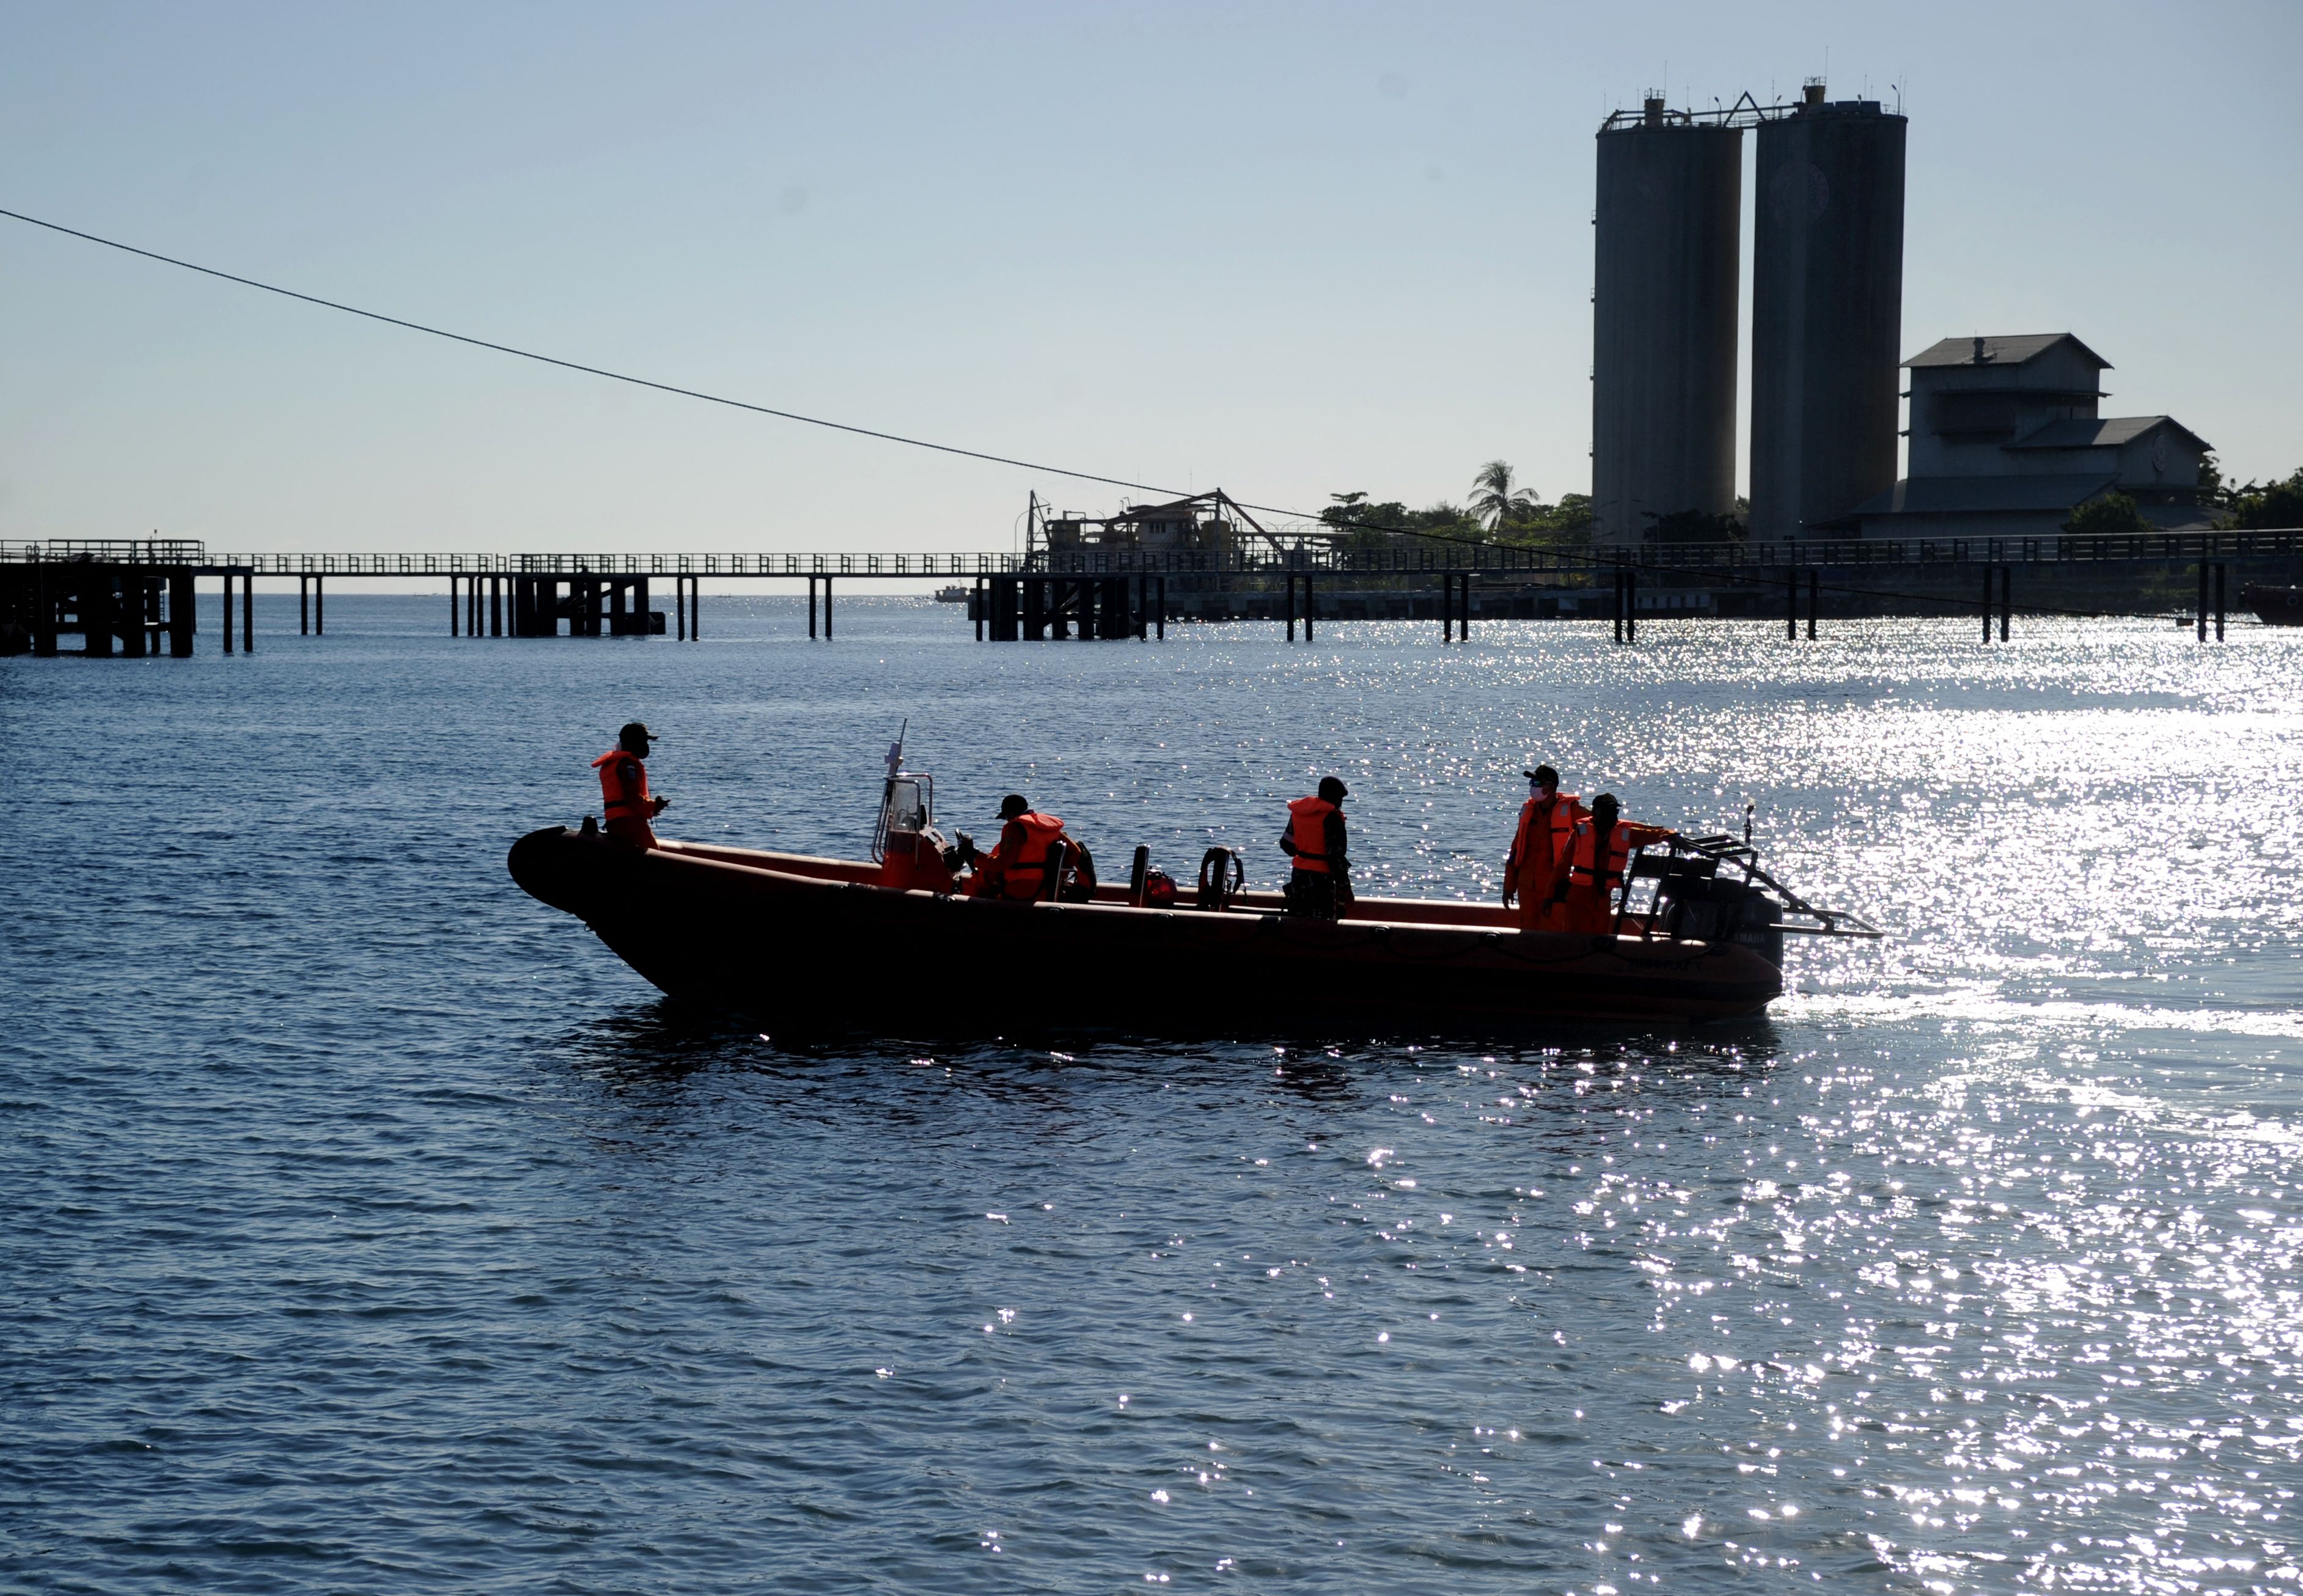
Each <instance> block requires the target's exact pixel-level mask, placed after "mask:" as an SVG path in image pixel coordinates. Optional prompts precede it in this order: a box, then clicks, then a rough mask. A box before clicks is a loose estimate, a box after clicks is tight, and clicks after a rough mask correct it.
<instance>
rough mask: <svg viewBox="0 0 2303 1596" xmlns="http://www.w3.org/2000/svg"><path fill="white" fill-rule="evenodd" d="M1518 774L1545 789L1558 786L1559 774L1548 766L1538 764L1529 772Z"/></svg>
mask: <svg viewBox="0 0 2303 1596" xmlns="http://www.w3.org/2000/svg"><path fill="white" fill-rule="evenodd" d="M1520 774H1521V775H1523V776H1525V777H1526V778H1527V779H1528V780H1529V781H1540V782H1542V783H1543V784H1544V785H1545V786H1546V787H1556V786H1558V785H1559V773H1558V772H1557V771H1556V770H1553V769H1552V768H1551V767H1550V766H1549V765H1548V764H1539V765H1537V766H1536V767H1535V768H1534V769H1533V770H1531V771H1522V772H1520Z"/></svg>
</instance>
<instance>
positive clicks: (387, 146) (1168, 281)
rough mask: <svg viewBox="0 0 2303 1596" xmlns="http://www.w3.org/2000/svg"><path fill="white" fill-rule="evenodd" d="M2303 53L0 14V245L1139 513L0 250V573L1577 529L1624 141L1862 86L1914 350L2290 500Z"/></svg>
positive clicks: (2180, 18) (983, 15)
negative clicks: (2206, 455) (2027, 362)
mask: <svg viewBox="0 0 2303 1596" xmlns="http://www.w3.org/2000/svg"><path fill="white" fill-rule="evenodd" d="M2299 58H2303V7H2298V6H2295V5H2293V4H2192V5H2188V6H2182V7H2172V6H2167V5H2164V4H2149V5H2146V4H2126V3H2124V0H2111V3H2103V4H2024V3H2021V0H2017V3H2015V4H2007V3H2005V0H2001V3H2000V4H1965V3H1958V4H1930V5H1926V6H1915V5H1911V4H1901V5H1895V6H1878V7H1856V6H1836V5H1817V4H1769V3H1767V0H1750V3H1749V4H1742V5H1737V6H1734V7H1728V6H1721V5H1719V4H1717V3H1716V0H1707V3H1704V4H1615V5H1604V6H1603V5H1582V6H1574V7H1565V6H1547V5H1538V4H1516V5H1506V4H1470V3H1466V4H1429V5H1418V6H1401V5H1376V4H1236V3H1235V4H1223V5H1212V4H1189V3H1174V0H1169V3H1166V4H1160V5H1157V6H1152V5H1099V6H1078V5H1068V6H1058V5H1027V4H975V5H969V6H950V5H936V6H929V5H917V4H902V3H894V0H890V3H888V4H843V5H833V4H822V5H814V4H779V5H774V6H763V5H756V4H753V5H726V6H721V5H682V4H649V5H646V6H638V5H628V6H622V7H612V6H603V5H596V4H570V3H564V0H563V3H555V4H548V5H546V4H533V5H522V4H468V3H467V4H455V5H430V4H393V5H391V6H367V7H358V6H343V5H320V6H315V5H264V4H165V5H162V4H150V5H144V4H102V3H93V4H26V3H22V0H5V3H4V4H0V208H5V209H8V210H13V211H21V212H24V213H28V214H30V215H35V216H39V217H42V218H45V219H47V220H50V221H54V222H58V223H61V224H64V225H66V226H70V227H74V228H79V229H82V230H85V231H87V232H95V233H99V234H102V235H104V236H105V237H109V238H114V239H119V240H121V241H126V242H130V243H133V244H136V245H139V246H140V247H143V248H146V249H155V250H158V251H161V252H163V253H166V254H171V255H176V256H181V257H183V258H189V259H191V260H195V261H198V262H200V263H202V264H206V265H209V266H216V267H218V268H221V269H223V270H225V271H230V272H234V273H238V274H244V275H248V276H251V277H256V278H259V279H262V280H265V281H267V282H273V283H281V284H283V285H285V286H288V287H291V288H295V289H298V290H300V291H305V292H308V293H313V294H317V295H321V296H325V297H327V298H331V299H337V300H346V301H349V302H350V303H353V304H357V305H360V306H363V307H367V308H373V309H375V310H379V311H382V312H384V313H386V314H389V315H393V316H399V317H408V318H410V319H414V320H418V321H425V322H430V323H434V324H437V325H442V326H445V327H448V328H451V329H454V330H456V331H459V332H463V333H468V334H473V335H475V336H478V337H484V338H487V339H491V340H494V341H498V342H506V343H510V344H515V345H519V346H521V347H524V348H530V349H535V350H541V351H544V352H547V353H551V354H554V355H558V356H561V357H563V358H566V359H573V360H578V361H582V362H585V363H586V364H593V365H598V366H603V367H612V368H614V369H618V370H623V371H629V372H632V373H635V374H637V375H641V376H648V377H651V378H654V379H656V380H659V381H662V382H667V383H672V384H679V385H681V386H686V387H693V388H698V389H703V390H706V391H709V392H712V393H721V394H726V395H729V396H730V397H734V398H739V399H743V400H747V401H752V402H755V403H759V404H764V405H769V406H772V407H775V408H779V409H785V410H797V411H801V412H805V413H807V414H811V415H818V416H822V417H827V418H834V419H838V420H841V421H847V422H851V423H855V424H856V425H860V426H869V427H873V428H878V429H882V430H887V431H891V432H898V433H903V434H907V435H916V436H920V437H924V438H929V439H933V440H937V441H940V442H946V443H954V444H957V445H959V446H962V447H965V448H970V449H976V450H982V451H986V452H993V453H998V454H1003V455H1010V456H1017V457H1021V458H1024V459H1026V460H1033V461H1036V462H1042V463H1044V464H1046V465H1050V466H1062V467H1069V468H1072V469H1079V470H1084V471H1089V472H1093V473H1097V474H1101V475H1106V476H1110V477H1121V478H1125V479H1126V480H1128V481H1130V482H1135V483H1141V484H1143V485H1144V488H1145V491H1136V492H1133V493H1130V492H1129V491H1128V490H1126V489H1121V488H1116V487H1107V486H1096V485H1092V484H1086V483H1070V482H1067V481H1066V480H1065V479H1064V478H1062V477H1058V476H1055V475H1053V474H1051V473H1050V472H1047V471H1034V470H1025V469H1017V468H1014V467H1007V466H994V465H990V464H984V463H981V462H976V461H971V460H959V459H955V458H952V457H949V456H944V455H937V454H932V453H928V452H921V451H916V450H909V449H904V448H899V447H897V446H894V445H890V444H887V443H877V442H873V441H870V440H866V439H861V438H856V437H851V436H846V435H839V434H836V433H831V432H826V431H822V430H821V429H817V428H813V427H808V426H799V425H796V424H794V423H791V422H787V421H780V420H775V419H772V418H765V417H761V416H756V415H750V414H746V413H744V412H741V411H737V410H725V409H720V408H716V407H713V406H709V405H704V404H700V403H697V402H696V401H690V400H684V399H678V398H673V397H670V396H667V395H663V394H660V393H648V392H645V391H641V390H637V389H633V388H628V387H624V386H620V385H618V384H611V383H607V382H603V381H601V380H599V379H597V378H593V377H587V376H579V375H577V374H573V373H569V372H564V371H558V370H553V369H551V368H548V367H540V366H536V365H533V364H529V363H527V362H523V361H519V360H516V359H510V358H507V357H505V356H502V355H497V354H492V353H488V352H486V351H483V350H473V349H469V348H465V347H460V346H458V345H454V344H451V343H446V342H441V341H439V340H435V339H429V338H426V337H422V336H419V335H417V334H410V333H406V332H402V331H400V330H397V329H394V328H391V327H386V326H380V325H375V324H372V323H365V322H360V321H358V320H355V319H352V318H350V317H342V316H340V315H337V314H335V313H333V312H329V311H325V310H320V309H316V308H311V307H308V306H303V305H299V304H295V303H292V302H290V301H287V300H280V299H277V298H274V297H273V296H269V295H266V294H262V293H258V292H255V291H250V290H248V289H244V288H240V287H236V286H234V285H232V284H229V283H219V282H215V281H214V280H212V279H207V278H202V277H198V276H195V275H193V274H188V273H184V272H181V271H179V270H176V269H174V268H172V267H167V266H158V265H155V264H153V263H150V262H148V261H143V260H139V259H135V258H131V257H127V256H124V255H120V254H117V253H115V252H113V251H109V250H105V249H100V248H98V247H96V246H94V245H90V244H87V243H83V242H80V241H76V240H72V239H69V238H64V237H61V236H58V235H56V234H54V233H50V232H43V231H41V230H39V229H37V228H34V227H30V226H27V225H25V224H22V223H19V222H14V221H9V220H5V219H0V539H6V540H17V539H38V538H50V537H106V536H150V535H152V534H153V533H155V532H156V533H158V534H159V535H160V536H181V537H198V538H201V539H203V540H205V541H206V542H207V544H208V545H209V548H210V550H211V551H212V553H214V552H223V551H230V552H240V551H249V552H257V551H263V552H271V551H291V550H338V551H350V550H360V551H365V550H382V551H419V550H420V551H440V552H477V551H482V550H519V551H548V550H565V551H582V550H594V551H597V550H633V551H654V552H670V551H674V550H695V551H706V550H712V551H747V552H748V551H755V550H756V551H784V550H800V551H806V550H874V549H877V550H898V549H901V550H939V551H940V550H980V549H1007V548H1010V547H1012V546H1014V544H1015V541H1016V537H1017V527H1018V523H1019V521H1020V519H1021V517H1022V513H1023V511H1024V507H1025V496H1026V494H1029V493H1032V492H1037V493H1039V494H1041V495H1042V498H1051V499H1053V500H1055V501H1057V502H1059V504H1060V505H1061V506H1063V507H1065V508H1077V509H1080V510H1084V511H1089V512H1090V513H1095V512H1099V511H1109V510H1111V509H1113V508H1116V507H1117V506H1118V502H1120V501H1121V499H1122V498H1123V497H1132V498H1135V499H1136V500H1137V501H1139V502H1140V501H1141V500H1143V499H1144V498H1146V497H1150V496H1152V491H1155V490H1165V489H1171V488H1172V489H1181V490H1185V491H1196V490H1204V489H1207V488H1210V487H1213V486H1223V487H1225V488H1226V489H1227V490H1229V491H1230V492H1231V493H1232V494H1234V495H1235V496H1236V497H1238V498H1241V499H1244V500H1248V501H1250V502H1260V503H1265V504H1275V505H1286V506H1301V507H1303V509H1305V510H1307V511H1315V510H1317V509H1318V508H1319V507H1320V506H1321V505H1323V504H1325V503H1326V502H1328V496H1329V494H1334V493H1340V492H1346V491H1352V490H1364V491H1366V492H1368V493H1370V494H1372V495H1373V496H1374V497H1376V498H1377V499H1379V500H1380V499H1394V498H1396V499H1400V500H1404V501H1406V502H1409V503H1411V504H1424V503H1429V502H1432V501H1435V500H1438V499H1441V498H1447V499H1450V500H1455V501H1461V500H1462V499H1463V498H1464V496H1465V494H1466V493H1467V491H1468V489H1469V487H1470V484H1471V479H1472V474H1473V473H1474V471H1476V470H1477V469H1479V468H1480V465H1481V464H1482V463H1483V462H1485V461H1487V460H1493V459H1498V458H1500V459H1503V460H1508V461H1509V462H1511V464H1512V465H1513V466H1514V468H1516V469H1517V470H1518V472H1519V474H1520V477H1521V478H1522V479H1523V481H1524V482H1525V483H1526V484H1528V485H1529V486H1533V487H1534V488H1536V489H1537V490H1538V491H1539V492H1540V494H1542V495H1543V496H1544V497H1546V498H1556V496H1557V495H1559V494H1562V493H1567V492H1582V491H1587V490H1588V488H1589V486H1590V460H1589V450H1590V355H1591V320H1590V316H1591V312H1590V292H1591V228H1590V213H1591V207H1592V198H1593V196H1592V182H1593V150H1592V135H1593V133H1594V131H1596V129H1597V126H1598V124H1599V120H1600V118H1601V117H1602V116H1603V115H1604V114H1606V113H1607V111H1609V110H1611V109H1614V108H1616V107H1619V106H1636V105H1637V104H1638V102H1639V100H1640V98H1641V95H1642V93H1643V92H1644V91H1646V90H1647V89H1650V88H1661V89H1665V90H1666V94H1667V96H1668V97H1669V98H1670V100H1671V101H1672V103H1673V104H1675V105H1694V106H1709V105H1710V104H1711V102H1712V101H1713V100H1714V99H1715V98H1717V99H1719V100H1722V101H1728V100H1732V99H1733V98H1734V97H1735V96H1736V95H1737V94H1738V93H1741V92H1742V91H1744V90H1747V89H1748V90H1750V91H1751V92H1752V93H1753V94H1755V95H1756V96H1757V97H1759V98H1760V99H1761V100H1763V101H1764V100H1767V99H1768V98H1770V97H1772V96H1774V95H1778V94H1779V95H1782V96H1783V97H1795V96H1796V94H1797V92H1798V85H1799V84H1800V83H1801V80H1804V79H1807V78H1810V77H1817V76H1826V75H1827V77H1828V79H1829V81H1830V85H1831V89H1830V92H1831V97H1833V98H1835V99H1838V98H1844V97H1853V96H1856V95H1860V94H1864V93H1867V92H1868V93H1869V95H1870V96H1871V97H1881V98H1884V99H1885V100H1886V101H1887V102H1888V103H1889V104H1890V106H1892V105H1893V104H1894V102H1895V100H1896V99H1897V97H1898V96H1899V95H1900V97H1901V100H1902V107H1903V109H1904V111H1905V113H1906V114H1908V115H1909V116H1910V118H1911V131H1910V144H1909V160H1910V170H1909V198H1908V210H1907V219H1906V239H1907V244H1906V258H1905V268H1904V296H1903V339H1902V342H1903V352H1904V353H1905V354H1907V355H1908V354H1911V353H1913V352H1915V351H1917V350H1919V349H1921V348H1923V347H1925V346H1926V345H1927V344H1928V343H1930V342H1934V341H1935V340H1936V339H1937V338H1939V337H1944V336H1965V335H1968V334H1975V333H1989V334H2008V333H2029V332H2045V331H2066V330H2067V331H2071V332H2074V333H2076V334H2079V336H2080V337H2082V338H2083V339H2085V340H2086V341H2087V342H2088V344H2089V345H2090V346H2092V347H2093V348H2094V349H2096V350H2097V351H2099V352H2100V353H2101V354H2102V355H2103V356H2104V357H2105V359H2109V360H2110V361H2111V362H2112V363H2113V367H2114V369H2113V371H2111V372H2109V373H2107V374H2106V375H2105V384H2106V386H2107V387H2109V388H2110V389H2111V391H2112V394H2113V397H2112V398H2111V399H2109V400H2108V401H2105V414H2111V415H2131V414H2155V413H2162V412H2164V413H2168V414H2172V415H2173V416H2175V417H2176V418H2178V419H2180V420H2181V421H2182V422H2183V423H2184V424H2185V425H2187V426H2189V427H2191V428H2192V429H2193V430H2194V431H2195V432H2198V434H2200V435H2202V436H2204V437H2206V439H2208V440H2209V441H2210V442H2211V443H2214V445H2215V447H2216V449H2217V451H2218V452H2219V454H2220V457H2221V459H2222V461H2223V466H2224V469H2225V471H2226V474H2227V475H2228V476H2230V477H2233V478H2235V479H2243V478H2247V477H2267V476H2271V475H2273V474H2277V475H2282V476H2283V475H2285V474H2286V473H2288V472H2290V471H2292V470H2294V469H2297V468H2298V467H2303V397H2299V391H2298V384H2297V383H2296V382H2295V377H2294V374H2295V372H2296V370H2297V368H2298V367H2299V365H2303V296H2299V295H2298V294H2297V293H2296V292H2295V291H2294V287H2293V285H2294V283H2295V282H2296V280H2297V275H2298V267H2297V265H2296V263H2297V262H2298V261H2299V260H2303V205H2299V204H2298V199H2299V197H2303V195H2299V190H2303V176H2299V174H2303V102H2299V101H2298V99H2297V98H2296V97H2295V96H2293V94H2292V93H2291V92H2290V85H2289V82H2288V78H2289V76H2290V74H2291V71H2292V67H2293V63H2295V62H2296V61H2297V60H2298V59H2299ZM1750 144H1751V141H1750V139H1746V140H1745V146H1746V161H1747V163H1748V162H1749V160H1750ZM1746 187H1747V194H1748V187H1749V184H1748V179H1747V184H1746ZM1744 248H1745V251H1746V269H1745V279H1744V292H1745V296H1746V300H1747V301H1748V296H1749V266H1748V257H1749V249H1750V227H1749V221H1748V218H1747V220H1746V224H1745V232H1744ZM1747 314H1748V313H1747ZM1743 373H1744V375H1743V377H1742V382H1743V384H1744V391H1745V399H1744V408H1746V409H1748V393H1749V389H1748V384H1749V363H1748V355H1747V357H1746V361H1745V365H1744V368H1743Z"/></svg>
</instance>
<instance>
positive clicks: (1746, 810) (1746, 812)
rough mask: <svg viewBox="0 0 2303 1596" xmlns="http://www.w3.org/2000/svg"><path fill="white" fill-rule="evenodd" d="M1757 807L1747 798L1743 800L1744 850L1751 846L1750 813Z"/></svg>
mask: <svg viewBox="0 0 2303 1596" xmlns="http://www.w3.org/2000/svg"><path fill="white" fill-rule="evenodd" d="M1758 807H1759V805H1757V804H1755V803H1753V802H1752V801H1751V800H1750V799H1749V798H1745V799H1744V800H1743V846H1744V847H1746V848H1749V847H1750V846H1751V811H1753V810H1754V809H1757V808H1758Z"/></svg>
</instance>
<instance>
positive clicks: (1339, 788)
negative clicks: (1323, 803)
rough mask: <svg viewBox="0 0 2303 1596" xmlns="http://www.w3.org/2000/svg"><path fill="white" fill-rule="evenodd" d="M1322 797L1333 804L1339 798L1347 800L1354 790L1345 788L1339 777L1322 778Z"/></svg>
mask: <svg viewBox="0 0 2303 1596" xmlns="http://www.w3.org/2000/svg"><path fill="white" fill-rule="evenodd" d="M1351 796H1352V790H1351V789H1350V788H1348V787H1346V786H1345V785H1344V784H1343V781H1341V780H1340V779H1339V778H1337V777H1335V776H1321V777H1320V797H1321V798H1325V799H1327V800H1328V802H1329V803H1331V804H1332V803H1334V802H1335V801H1336V800H1337V798H1349V797H1351Z"/></svg>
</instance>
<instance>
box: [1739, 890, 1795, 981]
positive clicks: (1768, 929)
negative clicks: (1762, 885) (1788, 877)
mask: <svg viewBox="0 0 2303 1596" xmlns="http://www.w3.org/2000/svg"><path fill="white" fill-rule="evenodd" d="M1783 923H1784V906H1783V905H1782V904H1780V903H1777V902H1776V900H1775V899H1772V898H1770V897H1768V896H1767V893H1765V892H1764V891H1760V890H1759V888H1758V887H1745V888H1744V889H1743V901H1742V904H1741V905H1740V906H1739V912H1738V914H1737V915H1736V923H1735V929H1734V933H1732V934H1731V935H1730V936H1729V938H1728V940H1729V941H1730V942H1737V943H1740V944H1742V946H1743V947H1746V948H1749V949H1750V950H1751V951H1752V952H1754V953H1756V954H1758V955H1759V957H1760V958H1764V959H1766V960H1767V962H1768V963H1769V964H1771V965H1773V966H1775V967H1776V968H1777V969H1779V970H1780V969H1782V968H1783V967H1784V933H1783V930H1782V926H1783Z"/></svg>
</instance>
